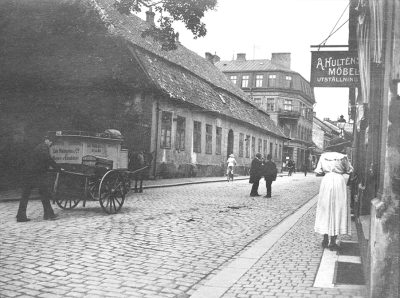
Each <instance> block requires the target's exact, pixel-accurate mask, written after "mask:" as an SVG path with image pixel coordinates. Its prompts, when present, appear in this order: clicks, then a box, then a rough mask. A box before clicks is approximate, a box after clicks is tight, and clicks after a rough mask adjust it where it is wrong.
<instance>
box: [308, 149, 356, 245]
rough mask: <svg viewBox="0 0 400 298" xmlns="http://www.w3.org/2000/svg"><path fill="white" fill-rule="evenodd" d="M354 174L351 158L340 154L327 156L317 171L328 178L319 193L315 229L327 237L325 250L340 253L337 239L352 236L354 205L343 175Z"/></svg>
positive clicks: (324, 243) (324, 242) (330, 153)
mask: <svg viewBox="0 0 400 298" xmlns="http://www.w3.org/2000/svg"><path fill="white" fill-rule="evenodd" d="M352 171H353V167H352V166H351V164H350V162H349V161H348V159H347V156H346V155H345V154H342V153H338V152H325V153H323V154H322V155H321V157H320V159H319V161H318V164H317V167H316V168H315V170H314V172H316V173H317V174H325V175H324V177H323V178H322V181H321V185H320V189H319V194H318V203H317V212H316V216H315V226H314V230H315V232H317V233H319V234H322V235H323V241H322V247H324V248H325V247H329V248H330V249H331V250H338V249H339V248H340V247H339V246H338V245H337V243H336V238H337V236H338V235H345V234H349V235H350V234H351V222H350V221H351V217H350V204H349V200H348V199H347V189H346V182H345V179H344V177H343V174H346V173H351V172H352ZM328 237H329V239H328Z"/></svg>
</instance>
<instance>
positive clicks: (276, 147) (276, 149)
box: [275, 143, 278, 160]
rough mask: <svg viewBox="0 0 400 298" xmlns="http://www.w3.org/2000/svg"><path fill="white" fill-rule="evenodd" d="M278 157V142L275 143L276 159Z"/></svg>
mask: <svg viewBox="0 0 400 298" xmlns="http://www.w3.org/2000/svg"><path fill="white" fill-rule="evenodd" d="M277 158H278V144H277V143H275V160H276V159H277Z"/></svg>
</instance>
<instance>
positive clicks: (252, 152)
mask: <svg viewBox="0 0 400 298" xmlns="http://www.w3.org/2000/svg"><path fill="white" fill-rule="evenodd" d="M255 156H256V137H251V158H254V157H255Z"/></svg>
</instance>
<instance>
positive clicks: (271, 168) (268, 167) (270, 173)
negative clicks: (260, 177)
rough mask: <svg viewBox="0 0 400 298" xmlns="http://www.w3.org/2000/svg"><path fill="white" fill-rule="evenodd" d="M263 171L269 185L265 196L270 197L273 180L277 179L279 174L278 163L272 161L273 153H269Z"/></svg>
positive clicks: (266, 183)
mask: <svg viewBox="0 0 400 298" xmlns="http://www.w3.org/2000/svg"><path fill="white" fill-rule="evenodd" d="M263 172H264V173H263V174H264V178H265V185H266V187H267V195H266V196H265V197H264V198H270V197H271V192H272V181H275V180H276V176H277V174H278V170H277V168H276V164H275V163H274V162H273V161H272V156H271V154H268V155H267V161H266V162H265V163H264V166H263Z"/></svg>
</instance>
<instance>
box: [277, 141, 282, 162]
mask: <svg viewBox="0 0 400 298" xmlns="http://www.w3.org/2000/svg"><path fill="white" fill-rule="evenodd" d="M281 159H282V145H281V144H279V153H278V160H281Z"/></svg>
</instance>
